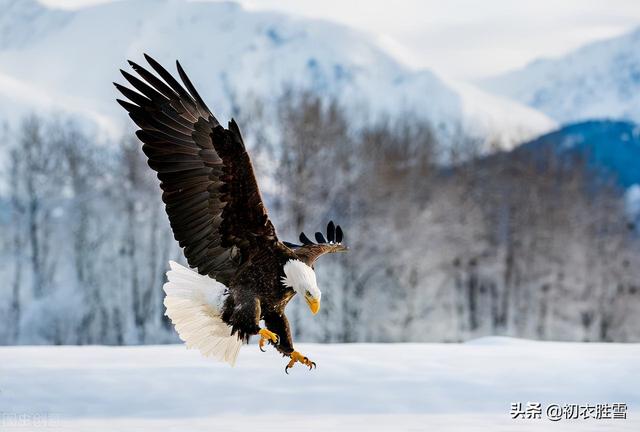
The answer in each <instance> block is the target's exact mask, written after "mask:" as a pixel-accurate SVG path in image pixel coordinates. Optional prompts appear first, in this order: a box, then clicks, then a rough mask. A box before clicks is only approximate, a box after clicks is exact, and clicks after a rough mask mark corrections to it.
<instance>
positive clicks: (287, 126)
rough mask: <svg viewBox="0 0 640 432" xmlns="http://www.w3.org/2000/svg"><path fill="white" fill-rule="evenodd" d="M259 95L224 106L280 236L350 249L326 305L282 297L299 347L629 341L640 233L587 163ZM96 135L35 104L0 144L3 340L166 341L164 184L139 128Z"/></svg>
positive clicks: (332, 106) (638, 305) (636, 321)
mask: <svg viewBox="0 0 640 432" xmlns="http://www.w3.org/2000/svg"><path fill="white" fill-rule="evenodd" d="M251 105H252V109H251V110H250V111H241V110H236V113H235V117H236V119H237V121H238V123H239V125H240V128H241V130H242V133H243V135H244V138H245V142H246V144H247V147H248V148H249V151H250V154H251V157H252V159H253V162H254V166H255V169H256V172H257V176H258V180H259V183H260V186H261V189H262V193H263V195H264V197H265V200H266V204H267V207H268V209H269V213H270V216H271V219H272V221H273V222H274V225H275V226H276V229H277V230H278V235H279V237H280V239H281V240H288V241H296V240H297V237H298V234H299V233H300V232H301V231H305V232H307V233H308V234H311V233H313V232H315V231H323V230H324V228H325V226H326V223H327V222H328V221H329V220H334V221H336V222H337V223H339V224H340V225H341V226H342V227H343V229H344V230H345V241H344V242H345V244H347V245H348V246H349V247H350V249H351V250H350V252H349V253H348V254H340V255H337V256H333V255H330V256H325V257H322V258H321V260H320V261H319V262H318V265H317V266H316V271H317V273H318V282H319V286H320V288H321V290H322V291H323V305H322V309H321V311H320V313H319V314H318V315H316V316H311V315H310V313H309V312H308V311H307V310H306V307H305V305H304V304H301V302H300V301H299V299H294V300H293V301H292V302H291V303H290V305H289V307H288V309H287V313H288V316H289V318H290V321H291V322H292V327H293V331H294V337H295V338H296V339H298V340H304V341H318V342H417V341H448V342H455V341H463V340H467V339H469V338H473V337H478V336H484V335H490V334H491V335H510V336H516V337H525V338H533V339H544V340H576V341H623V342H627V341H640V291H639V288H640V287H639V286H638V283H639V282H638V281H640V274H639V273H640V241H639V239H638V236H637V232H636V230H635V227H634V226H633V225H632V224H630V223H629V222H628V221H627V218H626V216H625V211H624V202H623V198H622V194H621V191H619V190H617V189H616V187H615V186H614V184H613V182H612V183H611V184H609V183H606V182H594V181H593V173H591V172H590V171H589V169H588V168H587V167H586V166H585V164H584V163H581V161H580V160H572V161H570V162H567V161H566V160H561V159H559V158H558V157H557V156H556V155H554V154H552V153H548V154H534V153H530V152H522V151H512V152H497V153H495V154H493V155H491V156H486V155H484V154H483V153H482V152H481V151H480V150H481V149H482V148H486V143H483V142H479V141H478V140H477V139H472V138H469V137H467V136H465V135H464V134H463V133H462V132H460V133H459V134H458V135H457V136H452V137H449V138H448V139H447V141H446V142H443V139H442V138H439V136H438V134H436V133H434V128H433V127H432V125H430V124H428V123H426V122H424V121H422V120H420V119H419V118H416V117H413V116H410V115H406V116H397V117H389V118H386V119H378V120H375V121H370V122H365V123H363V124H358V125H357V126H355V125H353V124H352V123H351V122H350V121H349V116H348V115H347V113H346V112H345V111H344V110H343V109H342V108H341V107H340V106H339V105H338V104H337V103H335V102H332V101H327V100H322V99H320V98H318V97H317V96H315V95H313V94H312V93H307V92H304V91H301V92H295V91H287V92H285V93H284V94H283V95H282V97H281V98H280V100H279V102H278V104H277V106H276V107H275V109H273V110H272V111H267V110H266V109H265V108H264V107H263V106H262V105H261V104H260V103H259V101H255V103H253V104H251ZM105 141H108V139H107V138H106V137H100V138H96V137H95V136H94V135H90V134H88V133H87V132H85V131H83V129H82V128H81V127H79V126H78V125H77V124H75V123H74V122H73V121H72V120H68V119H67V120H61V119H51V118H43V117H37V116H30V117H28V118H25V119H24V121H23V122H22V124H21V125H20V126H19V127H18V128H15V129H13V130H9V131H7V132H6V133H5V134H4V136H3V137H2V142H0V146H2V147H3V148H4V149H6V152H4V151H3V153H6V155H7V163H5V164H4V166H3V167H2V171H0V183H1V184H3V185H5V187H2V188H0V277H2V280H3V282H4V283H3V284H2V286H0V344H146V343H165V342H175V341H177V337H176V336H175V333H174V332H173V330H172V328H171V326H170V324H169V323H168V322H167V320H166V319H165V318H164V316H163V313H164V307H163V305H162V300H163V291H162V284H163V283H164V280H165V276H164V273H165V271H166V270H167V267H168V264H167V261H168V260H170V259H174V260H179V261H184V260H183V258H182V254H181V251H180V250H179V248H178V246H177V244H176V242H175V241H174V240H173V236H172V234H171V231H170V229H169V225H168V221H167V218H166V215H165V213H164V209H163V204H162V202H161V199H160V195H161V193H160V189H159V187H158V180H157V179H156V178H155V175H154V174H153V172H152V171H151V169H149V168H148V167H147V166H146V161H145V158H144V155H143V153H142V151H141V144H140V143H139V142H138V141H137V139H136V138H135V137H134V135H133V133H128V134H126V136H125V137H123V138H122V139H120V140H115V141H114V142H105Z"/></svg>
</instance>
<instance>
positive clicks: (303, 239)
mask: <svg viewBox="0 0 640 432" xmlns="http://www.w3.org/2000/svg"><path fill="white" fill-rule="evenodd" d="M300 241H301V242H302V244H305V245H309V244H313V242H312V241H311V240H309V237H307V235H306V234H305V233H303V232H301V233H300Z"/></svg>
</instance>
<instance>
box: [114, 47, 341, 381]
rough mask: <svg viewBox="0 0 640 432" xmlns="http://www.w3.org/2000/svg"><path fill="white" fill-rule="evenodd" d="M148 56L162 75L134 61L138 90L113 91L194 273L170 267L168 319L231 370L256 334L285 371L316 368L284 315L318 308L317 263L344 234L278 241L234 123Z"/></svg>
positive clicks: (333, 230) (336, 230) (331, 231)
mask: <svg viewBox="0 0 640 432" xmlns="http://www.w3.org/2000/svg"><path fill="white" fill-rule="evenodd" d="M145 58H146V60H147V62H148V63H149V65H150V66H151V68H152V69H153V70H154V71H155V74H154V73H152V72H150V71H149V70H147V69H145V68H143V67H142V66H140V65H138V64H136V63H134V62H132V61H129V64H130V65H131V67H132V68H133V70H134V71H135V72H136V73H137V74H138V76H139V77H140V78H138V77H136V76H134V75H132V74H130V73H127V72H126V71H123V70H121V71H120V72H121V73H122V75H123V76H124V78H125V79H126V80H127V81H128V83H129V84H130V85H131V86H132V87H133V89H131V88H128V87H126V86H123V85H120V84H118V83H114V85H115V86H116V88H117V89H118V90H119V91H120V92H121V93H122V94H123V95H124V96H125V97H126V99H128V101H126V100H121V99H117V101H118V103H119V104H120V105H121V106H122V107H124V109H125V110H127V112H128V113H129V116H130V117H131V119H132V120H133V121H134V122H135V124H136V125H138V127H139V128H140V129H139V130H138V131H136V135H137V137H138V138H139V139H140V141H142V143H143V145H142V150H143V152H144V154H145V155H146V156H147V158H148V164H149V166H150V167H151V168H152V169H153V170H154V171H156V172H157V175H158V179H159V180H160V188H161V189H162V200H163V201H164V203H165V209H166V212H167V215H168V216H169V222H170V224H171V229H172V231H173V234H174V237H175V239H176V240H177V241H178V243H179V245H180V247H181V248H183V252H184V255H185V257H186V259H187V262H188V264H189V266H190V267H191V268H192V269H193V270H192V269H188V268H186V267H183V266H181V265H179V264H177V263H174V262H171V263H170V267H171V270H170V271H169V272H168V273H167V277H168V282H167V283H166V284H165V286H164V290H165V293H166V297H165V300H164V304H165V306H166V315H167V316H168V317H169V318H170V319H171V321H172V322H173V324H174V326H175V328H176V331H177V332H178V334H179V336H180V338H181V339H182V340H183V341H184V342H185V343H186V344H187V346H188V347H194V348H198V349H199V350H200V351H201V353H202V354H203V355H205V356H211V357H214V358H216V359H218V360H221V361H226V362H228V363H230V364H231V365H234V364H235V362H236V359H237V356H238V352H239V349H240V346H241V344H242V343H243V342H248V340H249V338H250V337H251V336H253V335H259V336H260V340H259V347H260V350H262V351H264V349H263V347H264V346H265V344H267V343H269V344H272V345H273V346H274V347H275V348H276V349H277V350H278V351H279V352H280V353H282V354H283V355H284V356H286V357H288V358H289V361H288V363H287V365H286V366H285V372H287V373H288V370H289V369H290V368H291V367H293V366H294V364H295V363H296V362H299V363H302V364H304V365H306V366H308V367H309V369H311V368H312V367H315V363H314V362H312V361H311V360H309V358H308V357H306V356H304V355H302V354H301V353H299V352H298V351H296V350H295V349H294V347H293V341H292V338H291V331H290V328H289V322H288V321H287V317H286V316H285V313H284V311H285V307H286V305H287V303H289V301H290V300H291V299H292V298H293V297H294V296H295V295H296V294H300V295H301V296H302V297H303V298H304V300H305V301H306V303H307V305H308V306H309V309H310V310H311V312H312V313H313V314H316V313H317V312H318V310H319V309H320V298H321V292H320V289H319V288H318V285H317V282H316V275H315V272H314V263H315V261H316V259H317V258H318V257H320V256H321V255H323V254H326V253H333V252H343V251H346V250H347V248H346V247H345V246H343V245H342V237H343V233H342V229H341V228H340V226H336V225H335V224H334V223H333V222H329V224H328V226H327V237H326V238H325V236H324V235H323V234H322V233H320V232H317V233H316V235H315V239H316V242H312V241H311V240H310V239H309V238H308V237H307V236H306V235H305V234H304V233H301V234H300V242H301V243H302V244H294V243H289V242H281V241H280V240H278V236H277V235H276V231H275V229H274V227H273V224H272V223H271V221H270V220H269V216H268V214H267V210H266V208H265V205H264V202H263V200H262V197H261V195H260V191H259V189H258V183H257V181H256V178H255V175H254V172H253V167H252V164H251V159H250V158H249V155H248V153H247V150H246V148H245V145H244V142H243V140H242V136H241V134H240V129H239V128H238V125H237V124H236V122H235V121H234V120H233V119H232V120H231V121H230V122H229V124H228V127H227V128H224V127H223V126H221V125H220V123H219V122H218V120H216V118H215V117H214V115H213V114H212V112H211V110H209V108H207V106H206V105H205V103H204V102H203V100H202V98H201V97H200V95H199V94H198V92H197V91H196V89H195V88H194V86H193V84H192V83H191V81H190V80H189V78H188V77H187V75H186V74H185V72H184V70H183V69H182V67H181V66H180V63H179V62H176V66H177V70H178V74H179V76H180V79H181V80H182V83H183V84H180V83H179V82H178V81H177V80H176V79H175V78H174V77H173V76H172V75H171V74H170V73H169V72H167V70H166V69H165V68H163V67H162V66H161V65H160V64H159V63H158V62H157V61H155V60H154V59H153V58H151V57H150V56H148V55H146V54H145ZM134 89H135V90H134ZM194 270H195V271H194ZM261 321H264V327H262V328H261V327H260V323H261Z"/></svg>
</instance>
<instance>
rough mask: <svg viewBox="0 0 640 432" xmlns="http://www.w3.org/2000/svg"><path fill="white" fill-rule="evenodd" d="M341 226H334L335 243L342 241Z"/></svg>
mask: <svg viewBox="0 0 640 432" xmlns="http://www.w3.org/2000/svg"><path fill="white" fill-rule="evenodd" d="M342 234H343V233H342V228H340V225H338V226H337V227H336V243H342Z"/></svg>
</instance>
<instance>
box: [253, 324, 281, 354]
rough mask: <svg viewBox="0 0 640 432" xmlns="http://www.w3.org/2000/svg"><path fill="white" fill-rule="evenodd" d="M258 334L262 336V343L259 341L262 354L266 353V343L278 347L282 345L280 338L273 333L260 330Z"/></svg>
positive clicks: (264, 329)
mask: <svg viewBox="0 0 640 432" xmlns="http://www.w3.org/2000/svg"><path fill="white" fill-rule="evenodd" d="M258 334H259V335H260V341H258V347H259V348H260V351H262V352H266V351H265V350H264V349H262V348H263V347H264V344H265V343H266V342H269V343H270V344H272V345H278V344H279V343H280V336H278V335H277V334H275V333H274V332H272V331H269V330H267V329H266V328H263V329H260V331H259V332H258Z"/></svg>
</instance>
